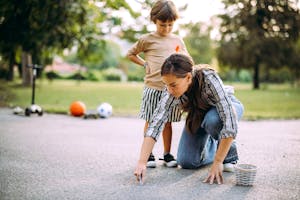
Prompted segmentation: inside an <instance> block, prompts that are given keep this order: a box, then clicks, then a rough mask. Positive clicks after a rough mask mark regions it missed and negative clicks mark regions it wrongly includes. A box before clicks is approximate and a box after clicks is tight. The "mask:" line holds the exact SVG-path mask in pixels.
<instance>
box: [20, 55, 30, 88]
mask: <svg viewBox="0 0 300 200" xmlns="http://www.w3.org/2000/svg"><path fill="white" fill-rule="evenodd" d="M31 64H32V59H31V55H30V53H28V52H24V51H23V52H22V84H23V86H30V85H31V84H32V68H29V67H27V66H28V65H31Z"/></svg>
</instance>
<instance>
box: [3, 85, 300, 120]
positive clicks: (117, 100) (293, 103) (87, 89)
mask: <svg viewBox="0 0 300 200" xmlns="http://www.w3.org/2000/svg"><path fill="white" fill-rule="evenodd" d="M232 85H234V87H235V95H236V97H238V98H239V99H240V100H241V101H242V102H243V104H244V106H245V114H244V119H249V120H256V119H294V118H300V105H299V102H300V88H291V87H290V86H289V85H262V88H263V89H261V90H252V89H251V85H250V84H232ZM0 89H1V91H0V106H1V105H8V106H9V107H14V106H20V107H26V106H28V105H30V104H31V88H24V87H21V86H20V84H19V83H9V84H8V83H6V82H2V83H1V86H0ZM142 90H143V83H120V82H88V81H82V82H76V81H66V80H55V81H53V82H49V81H47V80H38V81H37V87H36V98H35V100H36V103H37V104H39V105H41V106H42V108H43V109H44V110H45V111H46V112H51V113H64V114H66V113H68V112H69V106H70V104H71V103H72V102H73V101H76V100H80V101H82V102H84V103H85V105H86V107H87V109H88V110H93V109H96V108H97V106H99V105H100V103H102V102H109V103H110V104H111V105H112V106H113V109H114V115H118V116H137V114H138V112H139V108H140V103H141V96H142ZM1 101H2V102H1Z"/></svg>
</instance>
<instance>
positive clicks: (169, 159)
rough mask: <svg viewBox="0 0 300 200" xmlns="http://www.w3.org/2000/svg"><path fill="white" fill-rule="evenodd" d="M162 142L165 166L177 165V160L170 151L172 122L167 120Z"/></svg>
mask: <svg viewBox="0 0 300 200" xmlns="http://www.w3.org/2000/svg"><path fill="white" fill-rule="evenodd" d="M162 135H163V143H164V158H163V160H164V162H165V165H166V166H167V167H177V161H176V160H175V158H174V157H173V155H172V154H171V153H170V152H171V145H172V124H171V122H167V123H166V124H165V127H164V130H163V133H162Z"/></svg>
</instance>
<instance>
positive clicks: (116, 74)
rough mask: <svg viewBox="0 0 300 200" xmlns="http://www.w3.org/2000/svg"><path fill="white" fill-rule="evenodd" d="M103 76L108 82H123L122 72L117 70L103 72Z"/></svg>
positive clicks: (111, 69) (109, 69) (110, 69)
mask: <svg viewBox="0 0 300 200" xmlns="http://www.w3.org/2000/svg"><path fill="white" fill-rule="evenodd" d="M102 75H103V77H104V79H105V80H107V81H121V76H122V74H121V71H120V70H118V69H115V68H108V69H106V70H103V71H102Z"/></svg>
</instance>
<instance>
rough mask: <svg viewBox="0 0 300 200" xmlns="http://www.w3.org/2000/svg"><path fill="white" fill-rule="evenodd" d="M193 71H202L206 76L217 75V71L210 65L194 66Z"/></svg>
mask: <svg viewBox="0 0 300 200" xmlns="http://www.w3.org/2000/svg"><path fill="white" fill-rule="evenodd" d="M193 70H194V71H201V72H202V73H204V74H211V73H215V69H214V68H212V67H211V66H210V65H209V64H198V65H194V67H193Z"/></svg>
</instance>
